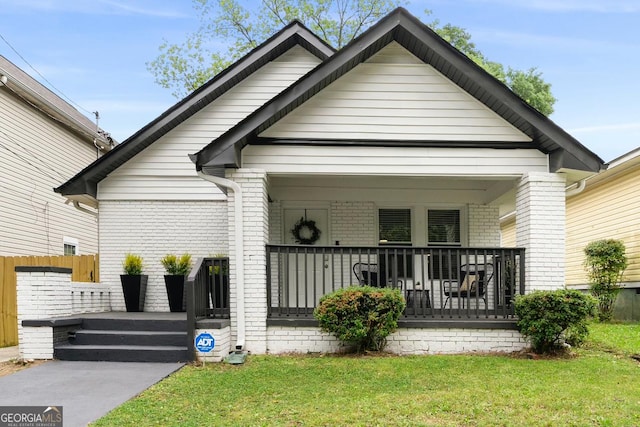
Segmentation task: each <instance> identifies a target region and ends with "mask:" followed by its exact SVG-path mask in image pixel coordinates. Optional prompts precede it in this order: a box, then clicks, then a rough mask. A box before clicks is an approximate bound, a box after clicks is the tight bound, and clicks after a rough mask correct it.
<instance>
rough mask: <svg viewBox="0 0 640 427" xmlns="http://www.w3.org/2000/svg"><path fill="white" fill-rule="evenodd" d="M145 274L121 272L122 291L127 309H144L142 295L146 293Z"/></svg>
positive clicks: (146, 277)
mask: <svg viewBox="0 0 640 427" xmlns="http://www.w3.org/2000/svg"><path fill="white" fill-rule="evenodd" d="M148 278H149V276H147V275H145V274H122V275H120V282H121V283H122V293H123V294H124V303H125V305H126V306H127V311H144V297H145V295H146V294H147V279H148Z"/></svg>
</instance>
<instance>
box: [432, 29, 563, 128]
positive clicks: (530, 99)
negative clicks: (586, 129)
mask: <svg viewBox="0 0 640 427" xmlns="http://www.w3.org/2000/svg"><path fill="white" fill-rule="evenodd" d="M431 27H432V28H433V29H434V31H435V32H436V33H438V35H439V36H440V37H442V38H443V39H445V40H446V41H448V42H449V43H451V44H452V45H453V46H454V47H456V48H457V49H458V50H459V51H461V52H462V53H464V54H465V55H467V56H468V57H469V58H470V59H471V60H473V62H475V63H476V64H478V65H479V66H481V67H482V68H484V69H485V70H486V71H487V72H488V73H489V74H491V75H492V76H493V77H495V78H496V79H498V80H500V81H501V82H502V83H504V84H505V85H506V86H507V87H508V88H509V89H511V90H512V91H513V92H515V93H516V94H517V95H518V96H520V98H522V99H523V100H525V101H526V102H527V103H528V104H529V105H531V106H532V107H534V108H535V109H536V110H538V111H540V112H541V113H542V114H544V115H545V116H548V115H550V114H551V113H553V105H554V104H555V102H556V98H555V97H554V96H553V95H552V94H551V84H549V83H547V82H545V81H544V80H543V78H542V73H541V72H539V71H538V70H537V69H536V68H530V69H528V70H526V71H522V70H516V69H513V68H511V67H506V68H505V66H504V65H502V64H500V63H499V62H494V61H490V60H489V59H487V58H486V57H485V56H484V55H483V54H482V52H480V51H479V50H478V48H476V45H475V44H474V43H473V42H472V41H471V34H469V33H468V32H467V31H465V29H464V28H460V27H456V26H454V25H451V24H446V25H443V26H440V24H439V22H438V21H434V22H433V23H431Z"/></svg>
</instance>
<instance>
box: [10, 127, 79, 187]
mask: <svg viewBox="0 0 640 427" xmlns="http://www.w3.org/2000/svg"><path fill="white" fill-rule="evenodd" d="M0 134H2V135H4V136H5V137H6V138H7V139H8V140H9V141H11V142H13V143H14V144H15V145H17V146H18V147H20V148H22V149H23V150H24V151H26V152H27V153H29V155H31V157H33V158H34V159H35V160H37V161H39V162H40V163H42V165H44V167H45V168H46V169H47V170H48V172H53V173H56V174H58V176H59V177H60V178H62V182H64V181H66V180H67V179H68V178H67V177H66V176H64V175H63V174H61V173H60V171H58V170H57V169H56V168H54V167H51V166H50V165H49V164H47V162H45V161H44V160H42V159H40V158H38V156H37V155H35V154H34V153H32V152H31V151H30V150H28V149H27V148H26V147H24V146H23V145H22V144H20V142H18V140H16V139H15V138H13V137H12V136H11V135H9V134H7V133H6V132H5V131H4V130H3V129H2V128H0ZM5 148H6V147H5ZM7 150H8V148H7ZM21 158H22V157H21ZM23 160H24V161H27V160H26V159H24V158H23ZM34 167H36V166H34ZM38 169H39V168H38ZM39 170H41V169H39ZM43 173H44V172H43ZM47 176H49V177H51V176H50V175H47ZM56 180H58V179H56Z"/></svg>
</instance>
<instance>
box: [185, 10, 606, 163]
mask: <svg viewBox="0 0 640 427" xmlns="http://www.w3.org/2000/svg"><path fill="white" fill-rule="evenodd" d="M392 41H396V42H398V43H399V44H400V45H402V46H403V47H404V48H405V49H407V50H408V51H409V52H411V53H412V54H413V55H415V56H416V57H418V58H420V59H421V60H422V61H424V62H425V63H427V64H430V65H431V66H433V67H434V68H436V69H437V70H438V71H439V72H440V73H442V74H443V75H445V76H446V77H447V78H449V79H450V80H451V81H453V82H454V83H456V84H457V85H458V86H460V87H461V88H463V89H464V90H466V91H467V92H468V93H469V94H471V95H472V96H474V97H475V98H476V99H478V100H479V101H480V102H482V103H483V104H485V105H486V106H487V107H489V108H491V109H492V110H493V111H495V112H496V113H497V114H498V115H500V116H501V117H503V118H504V119H505V120H507V121H508V122H509V123H511V124H512V125H513V126H514V127H516V128H518V129H519V130H520V131H522V132H523V133H525V134H526V135H528V136H529V137H530V138H531V139H532V140H533V143H532V144H533V145H532V146H533V147H535V148H537V149H539V150H540V151H542V152H544V153H547V154H550V170H551V171H554V172H555V171H558V170H559V169H562V168H567V169H576V170H584V171H590V172H597V171H599V170H600V169H601V168H602V167H603V163H604V162H603V160H602V159H600V158H599V157H598V156H597V155H595V154H594V153H593V152H591V151H590V150H588V149H587V148H586V147H584V146H583V145H582V144H580V143H579V142H578V141H577V140H576V139H574V138H573V137H572V136H571V135H569V134H568V133H566V132H565V131H564V130H562V129H561V128H560V127H559V126H557V125H556V124H555V123H554V122H553V121H551V120H550V119H548V118H547V117H545V116H544V115H543V114H541V113H539V112H538V111H537V110H536V109H534V108H533V107H531V106H530V105H529V104H527V103H526V102H524V101H523V100H522V99H521V98H520V97H518V96H517V95H515V94H514V93H513V92H512V91H511V90H510V89H509V88H508V87H507V86H505V85H504V84H502V83H501V82H500V81H498V80H497V79H495V78H494V77H493V76H491V75H490V74H488V73H487V72H486V71H484V70H483V69H482V68H481V67H479V66H478V65H477V64H475V63H474V62H473V61H471V60H470V59H469V58H467V57H466V56H465V55H463V54H462V53H461V52H459V51H458V50H457V49H455V48H454V47H452V46H451V45H450V44H449V43H448V42H447V41H445V40H443V39H442V38H441V37H440V36H438V35H437V34H436V33H435V32H434V31H433V30H431V29H429V28H428V27H427V26H426V25H424V24H423V23H422V22H420V21H419V20H418V19H417V18H415V17H414V16H413V15H411V14H410V13H409V12H407V11H406V10H405V9H403V8H398V9H396V10H394V11H393V12H391V13H390V14H389V15H387V16H386V17H385V18H383V19H382V20H380V21H379V22H378V23H377V24H375V25H374V26H372V27H371V28H369V29H368V30H367V31H366V32H364V33H363V34H361V35H360V36H359V37H358V38H357V39H355V40H353V41H352V42H351V43H349V44H348V45H347V46H345V47H344V48H343V49H341V50H340V51H339V52H337V53H336V54H335V55H333V56H331V57H330V58H329V59H328V60H326V61H325V62H324V63H323V64H321V65H320V66H318V67H316V68H315V69H314V70H313V71H311V72H310V73H308V74H307V75H306V76H305V77H303V78H302V79H300V80H298V81H297V82H296V83H294V84H293V85H292V86H290V87H289V88H288V89H286V90H285V91H283V92H282V93H281V94H280V95H278V96H276V97H275V98H273V99H272V100H271V101H269V102H268V103H266V104H265V105H264V106H262V107H261V108H259V109H258V110H256V111H255V112H254V113H252V114H251V115H249V116H248V117H247V118H245V119H244V120H243V121H242V122H240V123H238V124H237V125H236V126H235V127H233V128H231V129H230V130H228V131H227V132H226V133H224V134H223V135H221V136H220V137H219V138H217V139H216V140H214V141H212V142H211V143H210V144H209V145H207V146H206V147H205V148H203V149H202V150H200V151H199V152H198V153H196V154H192V155H190V158H191V160H192V161H193V162H194V163H195V164H196V168H197V169H198V170H200V169H202V168H203V167H209V166H226V167H239V166H240V156H239V153H240V151H241V150H242V148H243V147H244V146H245V145H247V144H250V143H269V142H270V141H269V140H264V139H261V138H258V135H259V134H260V133H261V132H262V131H264V130H265V129H267V128H268V127H269V126H271V125H273V124H274V123H275V122H277V121H278V120H280V119H281V118H282V117H284V116H285V115H286V114H288V113H289V112H291V111H292V110H294V109H295V108H297V107H299V106H300V105H302V104H303V103H304V102H305V101H307V100H308V99H309V98H311V97H312V96H313V95H315V94H317V93H318V92H320V91H321V90H322V89H323V88H325V87H327V86H328V85H329V84H331V83H332V82H333V81H335V80H336V79H338V78H339V77H341V76H342V75H344V74H345V73H347V72H348V71H350V70H351V69H353V68H354V67H355V66H356V65H358V64H360V63H362V62H364V61H366V60H367V59H368V58H370V57H371V56H373V55H374V54H375V53H376V52H378V51H380V50H381V49H382V48H383V47H385V46H386V45H388V44H389V43H390V42H392ZM280 142H285V141H280ZM298 143H300V141H298ZM304 143H311V144H313V143H316V144H320V143H324V144H328V143H331V144H334V145H335V144H341V143H346V142H341V141H305V142H304ZM348 143H349V144H361V145H384V144H389V142H385V141H349V142H348ZM391 143H394V144H395V145H397V142H393V141H392V142H391ZM417 144H418V145H431V146H469V145H472V144H470V143H469V142H466V143H462V144H461V143H459V142H448V141H423V142H419V143H417ZM473 145H476V146H478V145H482V143H473ZM483 146H493V147H500V148H509V147H518V148H520V147H522V144H520V145H518V144H509V145H505V143H503V142H502V143H493V144H485V145H483ZM527 146H531V145H527Z"/></svg>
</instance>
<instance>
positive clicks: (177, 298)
mask: <svg viewBox="0 0 640 427" xmlns="http://www.w3.org/2000/svg"><path fill="white" fill-rule="evenodd" d="M164 285H165V287H166V288H167V298H168V299H169V309H170V310H171V311H172V312H176V311H185V309H184V306H183V302H184V276H183V275H182V274H179V275H173V274H172V275H166V276H164Z"/></svg>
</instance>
